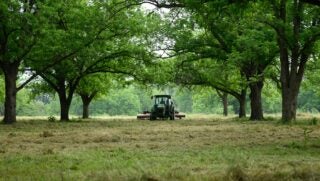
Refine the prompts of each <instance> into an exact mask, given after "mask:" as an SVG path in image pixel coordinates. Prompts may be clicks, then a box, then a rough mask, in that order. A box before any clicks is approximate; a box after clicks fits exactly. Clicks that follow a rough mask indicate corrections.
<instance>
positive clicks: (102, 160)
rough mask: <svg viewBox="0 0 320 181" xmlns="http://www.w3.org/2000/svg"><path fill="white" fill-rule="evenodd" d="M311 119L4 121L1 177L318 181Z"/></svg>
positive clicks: (318, 151) (319, 162)
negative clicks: (291, 121)
mask: <svg viewBox="0 0 320 181" xmlns="http://www.w3.org/2000/svg"><path fill="white" fill-rule="evenodd" d="M308 121H309V120H303V121H300V123H299V124H295V125H281V124H279V122H277V121H263V122H250V121H245V120H242V121H238V120H236V119H231V118H229V119H226V118H219V117H205V116H204V117H199V118H197V117H193V118H191V119H187V120H177V121H155V122H150V121H137V120H133V119H97V120H94V119H93V120H85V121H72V122H70V123H60V122H54V123H50V122H48V121H45V120H33V119H29V120H20V121H19V122H18V123H17V124H15V125H11V126H8V125H0V130H1V131H0V180H241V179H242V180H319V179H320V139H319V138H320V127H319V126H318V125H309V124H308ZM306 130H307V131H309V132H306Z"/></svg>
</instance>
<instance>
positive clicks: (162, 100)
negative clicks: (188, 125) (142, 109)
mask: <svg viewBox="0 0 320 181" xmlns="http://www.w3.org/2000/svg"><path fill="white" fill-rule="evenodd" d="M151 99H153V100H154V105H153V106H152V108H151V112H150V120H156V119H157V118H160V119H167V118H170V120H174V118H175V111H174V104H173V101H172V99H171V96H170V95H154V96H152V97H151Z"/></svg>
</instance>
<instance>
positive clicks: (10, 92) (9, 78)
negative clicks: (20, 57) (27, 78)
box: [1, 63, 19, 124]
mask: <svg viewBox="0 0 320 181" xmlns="http://www.w3.org/2000/svg"><path fill="white" fill-rule="evenodd" d="M18 67H19V64H18V63H11V64H5V65H2V66H1V68H2V70H3V72H4V78H5V103H4V118H3V122H4V123H5V124H12V123H15V122H16V116H17V115H16V114H17V113H16V102H17V91H18V90H17V85H16V81H17V78H18Z"/></svg>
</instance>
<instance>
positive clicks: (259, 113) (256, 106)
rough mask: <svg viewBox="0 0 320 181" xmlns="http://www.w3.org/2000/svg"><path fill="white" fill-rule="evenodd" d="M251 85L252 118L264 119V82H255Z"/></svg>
mask: <svg viewBox="0 0 320 181" xmlns="http://www.w3.org/2000/svg"><path fill="white" fill-rule="evenodd" d="M249 87H250V105H251V116H250V120H262V119H263V110H262V101H261V93H262V88H263V82H262V81H259V82H255V83H251V84H250V85H249Z"/></svg>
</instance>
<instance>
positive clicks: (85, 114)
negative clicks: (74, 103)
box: [80, 94, 91, 119]
mask: <svg viewBox="0 0 320 181" xmlns="http://www.w3.org/2000/svg"><path fill="white" fill-rule="evenodd" d="M80 96H81V100H82V118H83V119H88V118H89V105H90V102H91V100H90V98H89V96H86V95H83V94H82V95H80Z"/></svg>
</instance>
